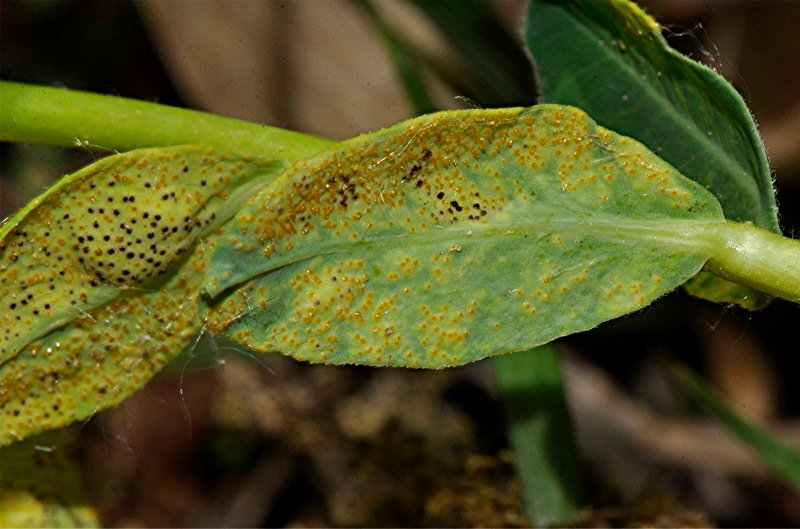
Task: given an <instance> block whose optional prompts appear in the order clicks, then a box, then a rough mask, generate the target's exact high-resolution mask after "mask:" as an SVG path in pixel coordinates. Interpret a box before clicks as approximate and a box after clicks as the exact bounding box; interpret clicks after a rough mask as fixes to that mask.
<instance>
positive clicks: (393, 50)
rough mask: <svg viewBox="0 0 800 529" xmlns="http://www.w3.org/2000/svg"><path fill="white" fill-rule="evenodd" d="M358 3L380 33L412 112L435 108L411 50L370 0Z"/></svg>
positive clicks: (428, 110) (424, 112) (418, 64)
mask: <svg viewBox="0 0 800 529" xmlns="http://www.w3.org/2000/svg"><path fill="white" fill-rule="evenodd" d="M359 5H360V6H361V7H362V8H363V9H364V11H365V12H366V13H367V15H369V18H370V20H372V23H373V25H374V26H375V28H376V29H377V30H378V32H379V33H380V35H381V38H382V39H383V44H384V47H385V48H386V52H387V53H388V54H389V57H390V58H391V60H392V63H393V64H394V68H395V71H396V72H397V75H398V77H399V78H400V82H401V83H402V85H403V89H404V90H405V93H406V96H408V100H409V102H410V103H411V106H412V107H413V109H414V114H417V115H421V114H426V113H428V112H433V111H434V110H437V108H436V104H435V103H434V102H433V99H432V98H431V96H430V93H429V92H428V89H427V87H426V86H425V80H424V79H423V76H422V70H421V67H420V66H421V65H420V63H419V61H418V60H417V58H416V56H415V55H414V52H413V50H412V49H411V48H410V47H409V46H408V45H407V44H406V43H404V42H403V41H402V40H400V38H398V37H397V35H395V33H394V31H392V28H390V27H389V25H388V24H387V23H386V21H385V20H384V19H383V17H382V16H381V14H380V13H379V12H378V11H377V10H376V9H375V7H374V6H373V5H372V3H371V2H369V1H368V0H361V1H360V2H359Z"/></svg>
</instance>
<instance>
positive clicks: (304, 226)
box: [205, 105, 723, 367]
mask: <svg viewBox="0 0 800 529" xmlns="http://www.w3.org/2000/svg"><path fill="white" fill-rule="evenodd" d="M722 220H723V217H722V213H721V210H720V209H719V204H718V203H717V202H716V200H715V199H714V198H713V196H712V195H711V194H710V193H709V192H708V191H707V190H705V189H704V188H703V187H702V186H699V185H698V184H696V183H694V182H692V181H690V180H688V179H685V178H683V177H682V176H681V175H680V174H679V173H677V171H675V169H674V168H672V167H671V166H669V165H667V164H666V163H664V162H663V161H662V160H660V159H659V158H658V157H656V156H654V155H653V154H652V153H651V152H649V151H647V149H646V148H644V147H643V146H642V145H641V144H639V143H638V142H636V141H634V140H631V139H630V138H625V137H621V136H618V135H616V134H614V133H612V132H610V131H608V130H606V129H603V128H601V127H598V126H597V125H596V124H595V123H594V122H593V121H592V120H591V119H590V118H589V117H588V116H586V114H585V113H583V112H582V111H580V110H578V109H574V108H570V107H560V106H555V105H542V106H538V107H533V108H530V109H504V110H495V111H488V110H487V111H478V110H471V111H457V112H442V113H437V114H432V115H428V116H423V117H421V118H417V119H414V120H411V121H408V122H405V123H401V124H399V125H396V126H394V127H391V128H389V129H386V130H383V131H379V132H376V133H372V134H368V135H364V136H361V137H358V138H355V139H353V140H349V141H346V142H343V143H341V144H339V145H338V146H337V147H335V148H334V149H332V150H330V151H328V152H326V153H324V154H322V155H320V156H318V157H316V158H313V159H311V160H308V161H305V162H301V163H299V164H297V165H295V166H294V167H293V168H292V169H290V170H288V171H287V172H285V173H284V174H282V175H281V177H279V178H278V179H276V180H275V181H274V182H273V183H272V184H271V185H270V186H268V187H265V188H264V189H263V190H262V191H261V192H260V193H259V194H258V195H256V196H254V197H253V199H252V200H250V201H249V202H248V204H247V205H246V206H245V207H244V208H243V209H242V210H241V211H240V212H239V214H238V215H237V216H236V217H235V218H234V219H232V220H231V222H229V223H228V224H226V226H225V227H224V229H225V234H224V235H223V236H221V238H220V246H219V248H218V250H217V251H216V253H215V255H214V257H213V259H212V264H211V266H210V267H209V269H208V276H207V279H206V284H205V290H206V292H207V293H208V294H209V295H210V296H211V297H212V298H218V299H215V300H214V303H212V306H211V308H210V311H209V315H208V327H209V328H210V329H211V330H212V331H216V332H224V333H225V334H226V335H228V336H230V337H231V338H233V339H234V340H236V341H239V342H240V343H243V344H245V345H248V346H249V347H252V348H254V349H256V350H260V351H272V350H279V351H282V352H284V353H286V354H289V355H292V356H295V357H297V358H301V359H305V360H311V361H317V362H327V363H365V364H375V365H402V366H417V367H443V366H448V365H456V364H461V363H465V362H470V361H474V360H478V359H480V358H483V357H486V356H491V355H494V354H500V353H504V352H511V351H518V350H522V349H526V348H530V347H533V346H535V345H538V344H541V343H545V342H548V341H550V340H552V339H554V338H557V337H559V336H563V335H566V334H570V333H573V332H577V331H581V330H585V329H589V328H592V327H594V326H596V325H598V324H599V323H601V322H603V321H606V320H608V319H611V318H614V317H616V316H619V315H622V314H625V313H628V312H630V311H633V310H637V309H639V308H641V307H643V306H645V305H646V304H648V303H650V302H651V301H652V300H653V299H655V298H657V297H659V296H661V295H663V294H664V293H666V292H668V291H669V290H671V289H672V288H675V287H676V286H678V285H680V284H681V283H683V282H684V281H686V280H687V279H688V278H690V277H691V276H692V275H694V274H695V273H697V271H698V270H699V269H700V267H701V266H702V265H703V263H704V262H705V259H706V256H705V253H704V249H703V247H702V244H701V243H699V242H698V241H697V240H696V239H695V238H693V237H691V236H690V235H692V233H694V230H695V228H697V227H698V226H700V225H702V226H704V227H707V226H708V224H709V223H717V222H722Z"/></svg>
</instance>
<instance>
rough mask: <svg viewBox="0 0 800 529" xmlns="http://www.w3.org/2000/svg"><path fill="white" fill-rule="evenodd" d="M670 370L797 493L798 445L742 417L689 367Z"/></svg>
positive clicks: (799, 488) (799, 474)
mask: <svg viewBox="0 0 800 529" xmlns="http://www.w3.org/2000/svg"><path fill="white" fill-rule="evenodd" d="M671 371H672V374H673V376H674V377H675V379H676V380H677V382H678V384H679V385H680V388H681V389H682V390H683V391H684V392H685V393H686V394H687V395H689V396H690V397H691V398H692V399H694V400H695V401H697V402H698V403H699V404H701V405H702V406H704V407H705V408H706V409H708V410H709V411H710V412H711V414H712V415H713V416H714V417H716V418H717V419H718V420H719V421H720V422H721V423H722V424H724V425H725V427H726V428H728V430H729V431H730V432H731V433H732V434H733V435H735V436H736V437H738V438H739V439H740V440H741V441H742V442H743V443H745V444H746V445H748V446H749V447H750V448H751V449H752V450H753V451H754V452H755V453H756V454H757V455H758V456H759V457H760V458H761V460H762V461H763V462H764V464H765V465H766V466H767V467H769V468H770V469H771V470H772V471H773V472H775V474H777V475H778V476H780V477H781V478H782V479H783V480H784V481H785V482H787V483H788V484H790V485H791V486H792V487H793V488H794V490H795V491H796V492H797V494H798V495H800V451H798V448H800V447H795V448H791V447H789V446H786V445H785V444H784V443H782V442H781V441H779V440H778V439H776V438H775V437H774V436H773V435H772V434H770V433H769V432H767V431H766V430H764V429H763V428H761V427H759V426H756V425H754V424H751V423H749V422H747V421H746V420H744V419H743V418H742V417H740V416H739V415H738V414H737V413H736V412H735V411H734V410H732V409H731V408H730V407H729V406H728V405H727V404H725V402H723V400H722V399H721V398H720V397H719V396H717V395H716V394H715V393H714V392H713V391H712V390H711V389H710V388H709V387H708V386H707V385H706V384H705V383H704V382H703V381H702V380H700V378H698V377H697V376H696V375H695V374H694V373H692V372H691V371H690V370H689V369H688V368H686V367H683V366H673V367H672V368H671Z"/></svg>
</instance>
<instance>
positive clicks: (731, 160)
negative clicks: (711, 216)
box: [524, 0, 780, 310]
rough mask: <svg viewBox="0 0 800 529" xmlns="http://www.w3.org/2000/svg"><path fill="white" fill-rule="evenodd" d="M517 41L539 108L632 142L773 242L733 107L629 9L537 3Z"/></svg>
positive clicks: (755, 152)
mask: <svg viewBox="0 0 800 529" xmlns="http://www.w3.org/2000/svg"><path fill="white" fill-rule="evenodd" d="M524 31H525V41H526V45H527V48H528V50H529V51H530V54H531V56H532V57H533V60H534V62H535V64H536V70H537V72H538V73H539V77H540V79H541V87H542V100H543V101H546V102H548V103H561V104H567V105H575V106H578V107H580V108H582V109H584V110H585V111H586V112H588V113H589V114H590V115H592V117H594V118H595V119H596V120H597V121H598V123H600V124H602V125H603V126H606V127H609V128H611V129H613V130H615V131H617V132H620V133H622V134H627V135H630V136H631V137H634V138H636V139H637V140H639V141H641V142H642V143H644V144H645V145H647V146H648V147H649V148H651V149H653V151H654V152H656V153H658V155H659V156H660V157H662V158H663V159H664V160H666V161H667V162H669V163H670V164H673V165H674V166H675V167H676V168H677V169H678V170H679V171H681V173H682V174H684V175H685V176H687V177H688V178H691V179H693V180H695V181H697V182H699V183H701V184H703V185H704V186H706V187H707V188H708V189H710V190H711V191H712V192H713V193H714V196H715V197H716V198H717V200H719V202H720V204H721V206H722V208H723V210H724V212H725V216H726V218H728V219H731V220H736V221H750V222H752V223H753V224H755V225H756V226H761V227H764V228H766V229H769V230H772V231H774V232H775V233H780V229H779V227H778V216H777V206H776V204H775V189H774V188H773V185H772V173H771V171H770V167H769V163H768V161H767V156H766V152H765V150H764V145H763V144H762V142H761V138H760V137H759V134H758V130H757V128H756V125H755V123H754V122H753V118H752V117H751V115H750V112H749V110H748V109H747V105H746V104H745V103H744V101H743V100H742V97H741V96H740V95H739V94H738V93H737V92H736V90H735V89H734V88H733V87H732V86H731V85H730V84H729V83H728V82H727V81H726V80H725V79H724V78H723V77H722V76H720V75H719V74H718V73H717V72H715V71H713V70H712V69H710V68H708V67H706V66H704V65H703V64H700V63H698V62H696V61H694V60H692V59H690V58H688V57H686V56H684V55H682V54H680V53H679V52H677V51H676V50H674V49H672V48H671V47H670V46H669V44H668V43H667V41H666V40H665V39H664V37H663V36H662V35H661V26H660V25H659V24H658V22H656V21H655V20H654V19H653V18H651V17H650V16H649V15H647V13H645V12H644V11H643V10H642V9H641V8H640V7H639V6H638V5H636V3H634V2H631V1H629V0H609V1H603V2H598V1H596V0H579V1H570V2H563V1H553V0H536V1H532V2H530V3H529V4H528V9H527V16H526V22H525V27H524ZM686 287H687V288H686V289H687V291H688V292H689V293H690V294H692V295H695V296H698V297H701V298H704V299H708V300H710V301H716V302H720V303H736V304H738V305H740V306H742V307H745V308H747V309H750V310H757V309H759V308H763V307H764V306H765V305H767V304H768V303H769V301H770V299H771V298H770V297H769V296H767V295H765V294H762V293H760V292H758V291H755V290H753V289H750V288H747V287H744V286H742V285H739V284H736V283H732V282H730V281H726V280H724V279H721V278H719V277H717V276H714V275H711V274H710V273H708V272H702V273H700V274H699V275H698V276H697V277H696V278H695V279H693V280H692V281H690V282H689V283H688V284H687V285H686Z"/></svg>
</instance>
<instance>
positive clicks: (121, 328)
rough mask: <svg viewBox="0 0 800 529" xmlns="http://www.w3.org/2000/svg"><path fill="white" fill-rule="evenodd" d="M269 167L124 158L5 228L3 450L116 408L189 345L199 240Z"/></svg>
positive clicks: (168, 156)
mask: <svg viewBox="0 0 800 529" xmlns="http://www.w3.org/2000/svg"><path fill="white" fill-rule="evenodd" d="M279 167H280V164H274V163H271V162H264V161H259V160H253V159H243V158H238V157H234V156H232V155H228V154H224V153H220V152H218V151H214V150H212V149H209V148H206V147H193V146H183V147H174V148H164V149H143V150H139V151H131V152H129V153H126V154H122V155H117V156H113V157H109V158H106V159H104V160H101V161H100V162H98V163H96V164H93V165H91V166H89V167H87V168H86V169H84V170H82V171H79V172H78V173H76V174H74V175H71V176H69V177H67V178H65V179H64V180H63V181H62V182H60V183H59V184H57V185H56V186H54V187H53V189H51V190H50V191H48V193H46V194H45V195H43V196H42V197H40V198H39V199H37V200H36V201H35V202H34V203H33V204H32V205H31V206H29V207H28V208H26V210H24V211H22V212H20V213H19V214H17V215H16V216H15V217H13V218H12V219H10V220H9V221H8V222H7V223H6V224H4V225H3V227H2V231H0V236H2V237H3V239H2V241H0V263H1V264H0V289H2V299H3V304H4V306H3V307H2V311H0V319H2V322H3V327H2V333H0V334H2V337H1V338H0V347H2V362H1V363H0V446H2V445H5V444H8V443H10V442H11V441H13V440H15V439H20V438H23V437H25V436H27V435H30V434H32V433H35V432H39V431H43V430H46V429H49V428H54V427H58V426H62V425H65V424H69V423H70V422H72V421H75V420H78V419H83V418H86V417H89V416H91V415H92V414H93V413H96V412H97V411H99V410H101V409H104V408H106V407H109V406H112V405H114V404H117V403H119V402H120V401H122V400H123V399H124V398H125V397H126V396H128V395H129V394H131V393H132V392H133V391H135V390H136V389H138V388H140V387H141V386H143V385H144V384H145V382H147V380H149V378H150V377H152V376H153V375H154V374H155V373H156V372H157V371H158V369H160V368H161V366H163V365H164V364H165V363H166V362H167V361H169V359H171V358H172V357H174V356H176V355H177V354H179V353H180V352H181V350H182V349H183V348H184V347H186V346H187V345H189V344H190V343H191V342H192V340H193V339H194V338H195V337H196V336H197V334H198V333H199V331H200V329H201V327H202V321H201V320H200V319H199V318H198V314H197V300H198V294H199V289H200V286H201V283H202V277H203V272H204V269H205V266H206V264H207V260H208V255H209V251H210V249H211V248H212V247H213V239H212V238H210V237H208V232H209V231H210V230H211V229H212V228H214V226H215V225H217V224H218V223H219V222H221V221H223V220H225V219H226V218H229V217H230V216H231V215H232V214H233V212H235V211H236V209H237V207H238V205H240V204H241V202H242V200H243V199H244V197H245V196H246V194H247V193H249V192H252V190H254V189H256V188H258V186H260V185H262V184H261V183H260V181H259V180H258V179H257V178H258V177H259V176H263V175H264V174H265V173H267V172H269V171H272V170H276V169H277V168H279ZM198 241H200V243H199V244H198Z"/></svg>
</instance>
